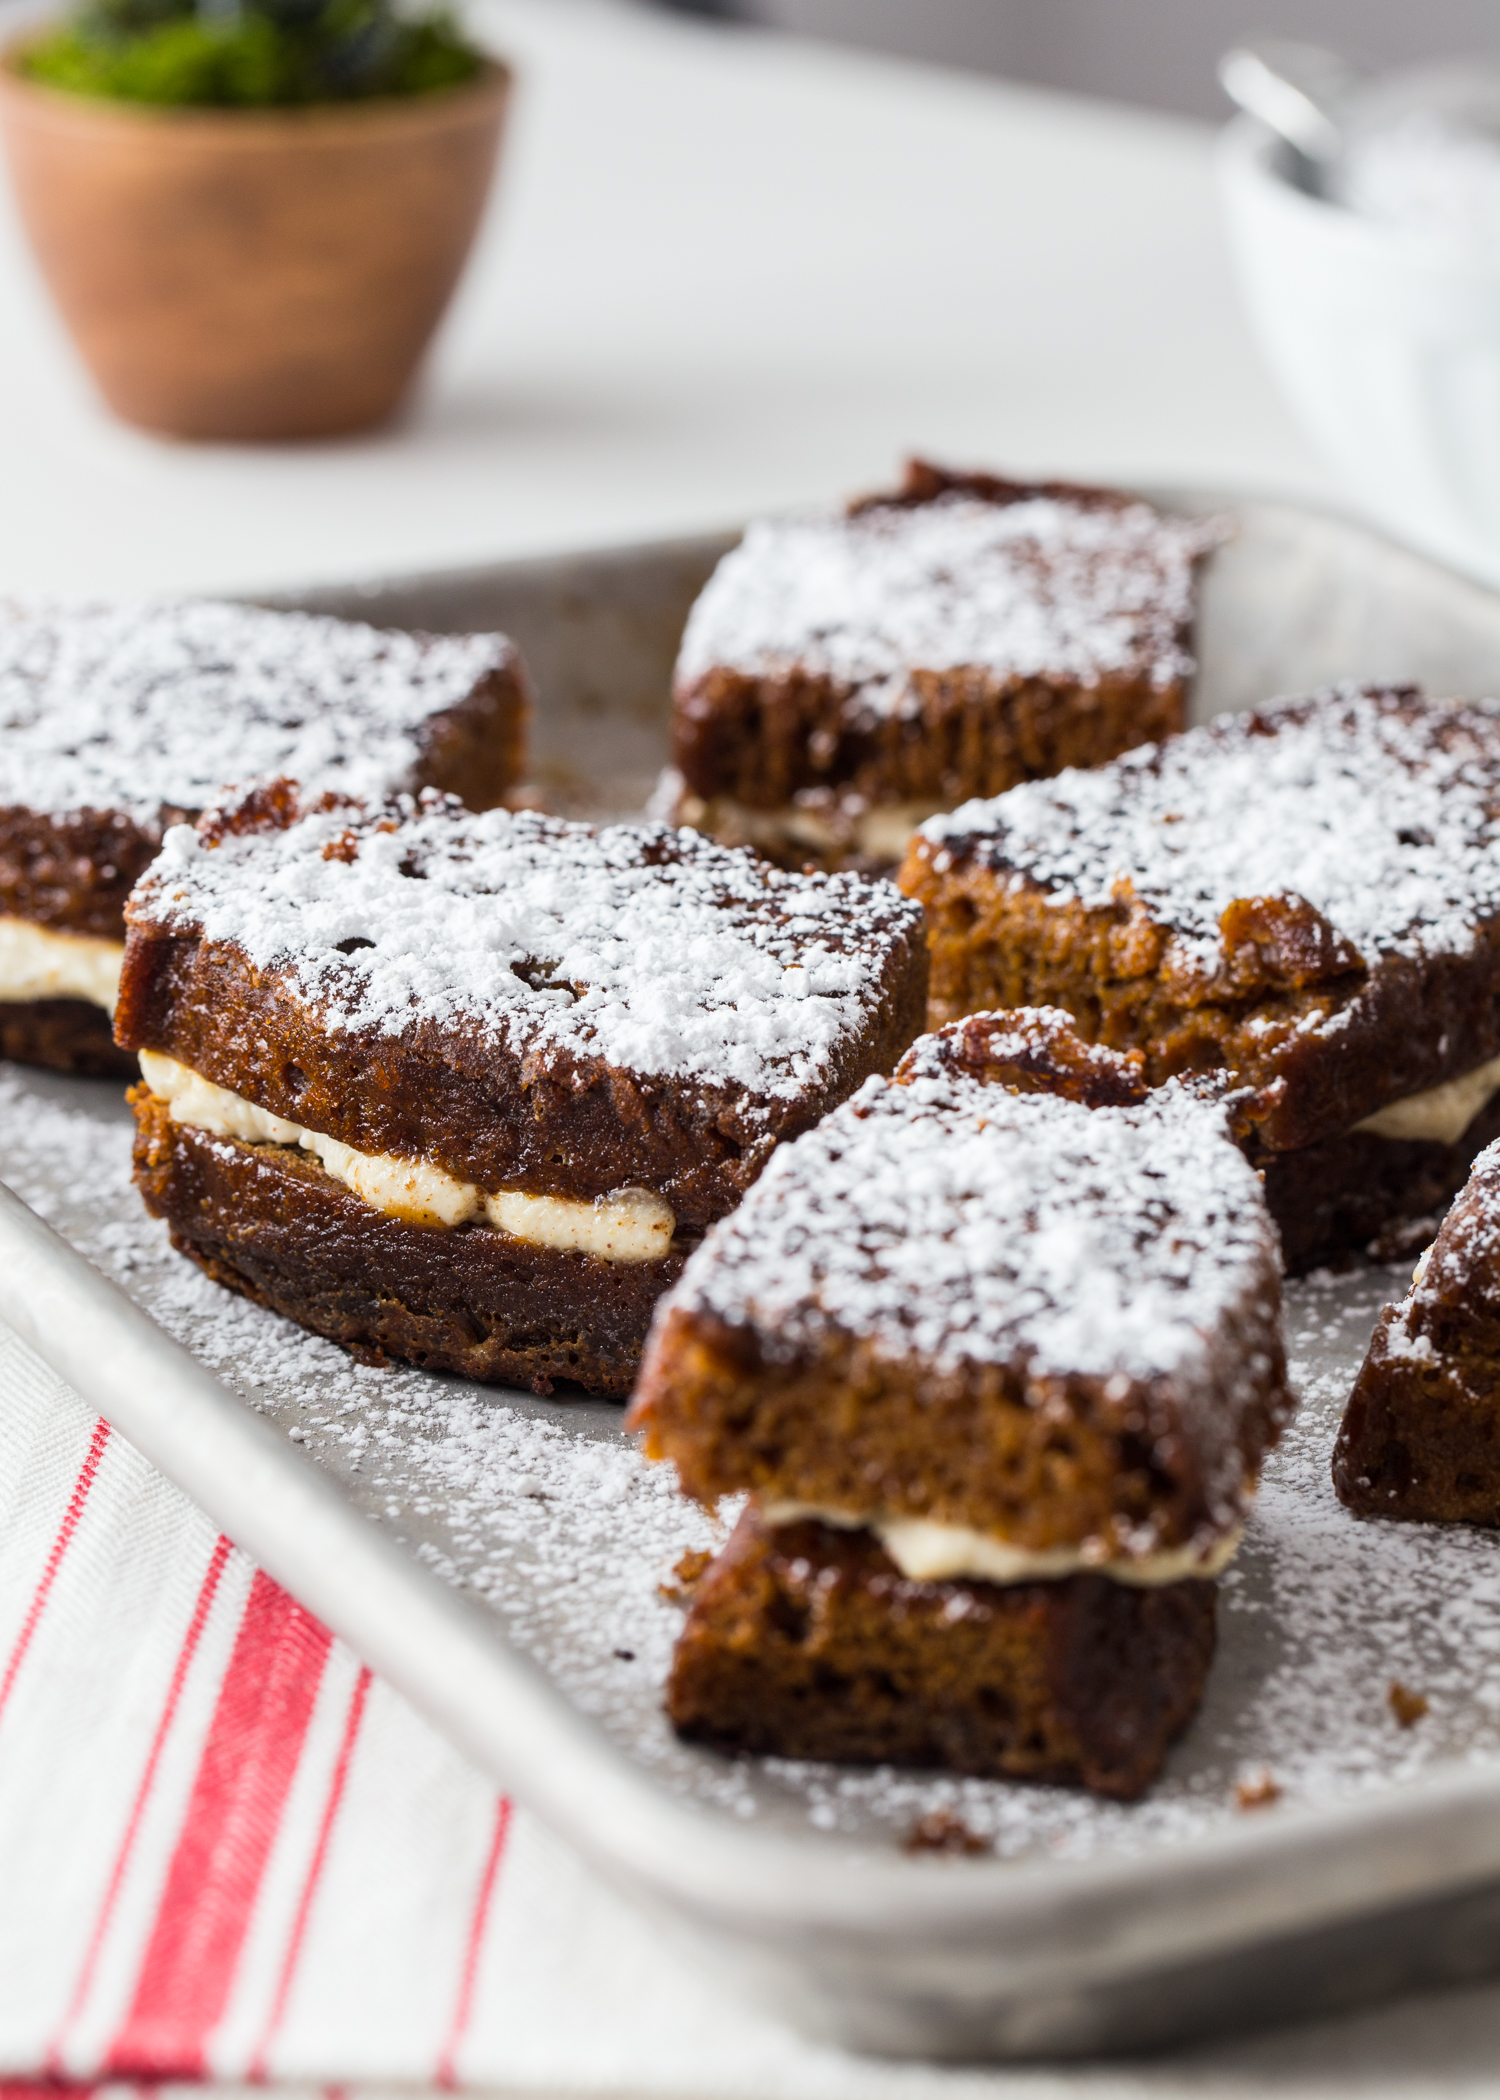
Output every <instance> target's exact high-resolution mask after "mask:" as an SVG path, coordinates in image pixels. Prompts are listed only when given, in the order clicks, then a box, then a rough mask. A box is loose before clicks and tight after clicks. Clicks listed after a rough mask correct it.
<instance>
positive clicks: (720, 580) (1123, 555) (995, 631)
mask: <svg viewBox="0 0 1500 2100" xmlns="http://www.w3.org/2000/svg"><path fill="white" fill-rule="evenodd" d="M1221 536H1222V535H1221V530H1220V528H1219V527H1217V526H1215V525H1213V524H1211V523H1206V522H1205V521H1203V520H1194V519H1187V518H1171V517H1164V516H1162V515H1161V514H1160V513H1159V512H1157V511H1155V510H1153V509H1152V508H1151V507H1150V506H1149V505H1148V504H1145V503H1132V504H1126V505H1121V506H1118V507H1116V506H1114V505H1102V504H1087V503H1078V502H1071V503H1070V502H1067V501H1065V500H1060V499H1058V498H1057V497H1053V496H1035V497H1032V498H1030V499H1028V500H1023V501H1020V502H1012V503H995V502H986V501H984V500H982V499H981V498H979V497H977V496H973V495H966V494H961V493H957V492H954V493H949V494H945V495H942V496H939V497H937V498H936V499H935V500H933V501H931V502H928V503H920V504H913V505H900V504H873V505H870V506H867V507H862V508H860V509H858V510H856V511H854V512H853V513H852V514H850V513H847V512H845V511H842V510H833V509H829V510H812V511H807V512H803V513H801V514H799V515H796V516H792V517H787V518H775V519H769V520H765V521H763V522H761V523H760V524H756V525H752V526H751V527H750V530H749V531H748V532H747V533H746V535H745V538H744V541H743V542H742V544H741V545H740V546H739V547H738V548H737V549H736V550H735V551H734V552H733V553H732V554H729V555H726V556H725V558H724V560H723V561H722V562H721V563H720V564H719V567H718V569H717V570H716V571H715V573H714V576H713V578H712V579H711V581H710V582H709V584H708V587H707V589H706V590H705V591H704V592H703V594H702V596H701V597H700V598H699V600H698V602H697V604H696V606H695V607H694V608H693V612H692V616H691V618H690V619H689V621H688V625H687V632H686V634H685V635H684V637H683V643H682V653H681V655H680V657H679V659H678V665H677V686H678V692H679V694H680V695H682V694H685V693H686V692H687V690H688V689H689V688H690V687H691V686H692V685H693V683H694V682H695V681H696V680H698V679H700V678H702V677H703V676H704V675H705V674H706V673H707V672H709V671H711V670H713V669H714V668H715V667H716V666H719V665H723V666H726V667H728V668H729V669H731V670H735V671H739V672H741V673H743V674H744V675H746V676H748V677H756V678H778V677H784V676H785V675H786V674H787V673H788V672H790V671H794V670H801V671H803V672H805V673H807V674H808V675H810V676H812V677H815V678H825V679H829V680H832V681H833V682H834V683H835V684H837V685H839V686H841V687H843V688H844V689H845V690H846V693H847V696H848V698H847V702H846V711H847V712H848V713H849V714H850V715H851V716H853V715H858V714H861V713H863V714H870V715H889V714H894V713H899V712H901V711H903V710H904V709H906V708H908V707H915V706H916V705H917V704H918V703H917V699H916V693H915V688H914V686H913V684H912V675H911V674H912V673H913V672H914V671H946V670H957V669H964V668H974V669H978V670H981V671H987V672H989V673H990V674H991V676H992V677H994V678H995V679H997V680H1002V681H1003V680H1008V679H1013V678H1030V677H1051V678H1055V679H1062V680H1068V681H1070V682H1076V683H1078V684H1082V685H1095V684H1097V683H1098V682H1099V681H1100V679H1102V678H1104V677H1106V676H1108V675H1110V674H1112V673H1121V672H1123V673H1128V674H1130V675H1133V676H1137V677H1143V678H1149V679H1150V681H1151V682H1152V684H1154V685H1156V686H1158V687H1161V686H1166V685H1170V684H1172V683H1173V682H1174V681H1176V680H1177V679H1180V678H1185V677H1187V676H1188V675H1189V674H1190V673H1191V671H1192V669H1193V662H1192V658H1191V656H1190V655H1189V653H1188V651H1187V648H1186V647H1185V644H1184V635H1185V633H1186V631H1187V627H1188V623H1189V622H1190V620H1191V618H1192V611H1193V567H1194V564H1195V562H1197V561H1198V560H1200V559H1201V558H1202V556H1203V555H1205V554H1206V553H1207V552H1208V551H1209V550H1210V548H1211V547H1213V546H1214V545H1215V544H1216V543H1217V541H1218V539H1219V538H1220V537H1221Z"/></svg>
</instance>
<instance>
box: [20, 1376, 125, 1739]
mask: <svg viewBox="0 0 1500 2100" xmlns="http://www.w3.org/2000/svg"><path fill="white" fill-rule="evenodd" d="M108 1442H109V1424H108V1422H106V1421H104V1420H103V1418H102V1417H101V1419H100V1420H99V1421H97V1422H96V1423H95V1424H94V1434H93V1436H92V1438H91V1439H90V1442H89V1449H88V1456H87V1457H86V1458H85V1459H84V1461H83V1466H82V1468H81V1470H80V1472H79V1475H78V1478H77V1480H75V1481H74V1483H73V1492H72V1494H71V1495H70V1496H69V1498H68V1506H67V1508H66V1509H65V1510H64V1511H63V1520H62V1523H61V1524H60V1525H59V1526H58V1529H57V1537H56V1538H55V1539H54V1540H53V1541H52V1551H51V1552H50V1553H49V1554H48V1555H47V1563H46V1566H45V1567H44V1568H43V1569H42V1573H41V1579H40V1581H39V1582H38V1583H37V1586H36V1588H35V1590H34V1591H33V1592H32V1596H31V1603H30V1605H29V1607H28V1608H27V1612H26V1617H25V1619H24V1620H23V1621H22V1623H21V1631H20V1632H19V1633H18V1634H17V1635H16V1644H15V1646H14V1647H13V1648H12V1649H11V1651H10V1658H9V1660H8V1661H7V1663H6V1665H5V1675H4V1677H0V1714H3V1713H4V1712H5V1709H6V1706H7V1704H8V1703H9V1700H10V1695H11V1692H12V1691H13V1690H14V1688H15V1682H16V1678H17V1676H18V1675H19V1673H20V1668H21V1665H22V1663H23V1662H24V1661H25V1660H26V1651H27V1649H28V1648H29V1647H30V1646H31V1639H32V1635H33V1634H34V1633H35V1632H36V1629H37V1622H38V1621H39V1620H40V1618H41V1616H42V1613H43V1612H44V1611H45V1610H46V1608H47V1598H48V1596H49V1595H50V1594H51V1590H52V1585H53V1583H54V1582H55V1581H56V1580H57V1571H58V1569H59V1568H60V1567H61V1566H62V1562H63V1555H64V1554H65V1553H66V1552H67V1550H68V1544H69V1541H70V1540H71V1539H72V1536H73V1534H74V1532H75V1531H76V1530H77V1529H78V1520H79V1518H80V1517H81V1516H82V1515H83V1505H84V1504H85V1503H86V1502H87V1501H88V1499H89V1489H90V1488H91V1487H92V1486H93V1484H94V1475H95V1474H96V1473H97V1472H98V1470H99V1461H100V1459H102V1458H103V1456H104V1447H105V1445H106V1444H107V1443H108Z"/></svg>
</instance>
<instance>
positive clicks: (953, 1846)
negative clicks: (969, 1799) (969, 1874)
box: [901, 1808, 991, 1859]
mask: <svg viewBox="0 0 1500 2100" xmlns="http://www.w3.org/2000/svg"><path fill="white" fill-rule="evenodd" d="M901 1849H902V1850H903V1852H910V1853H913V1854H916V1853H921V1852H942V1853H946V1854H947V1855H948V1857H949V1858H951V1859H973V1858H974V1857H976V1856H977V1855H978V1854H979V1853H981V1852H988V1851H990V1849H991V1846H990V1841H989V1839H988V1838H987V1837H981V1836H980V1835H979V1832H978V1831H977V1830H971V1829H970V1828H969V1826H968V1824H967V1823H966V1822H965V1821H964V1819H963V1817H962V1816H956V1815H954V1813H953V1811H952V1810H951V1809H948V1808H935V1809H933V1810H932V1811H931V1813H930V1814H928V1815H925V1816H919V1817H918V1818H917V1820H916V1822H915V1823H913V1824H912V1826H911V1829H910V1830H909V1831H908V1832H907V1833H906V1838H905V1840H904V1842H903V1844H902V1848H901Z"/></svg>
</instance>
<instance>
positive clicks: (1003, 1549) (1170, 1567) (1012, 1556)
mask: <svg viewBox="0 0 1500 2100" xmlns="http://www.w3.org/2000/svg"><path fill="white" fill-rule="evenodd" d="M760 1513H761V1516H762V1518H763V1520H764V1521H765V1522H766V1523H767V1524H770V1525H776V1524H796V1523H801V1522H805V1521H806V1520H807V1519H809V1518H812V1519H815V1520H816V1521H817V1522H818V1523H821V1524H833V1525H836V1526H837V1527H838V1528H839V1530H841V1531H872V1532H874V1534H875V1536H876V1538H878V1539H879V1541H880V1543H881V1545H882V1546H884V1548H885V1550H886V1552H887V1553H888V1554H889V1555H890V1556H891V1559H892V1560H893V1561H894V1562H895V1563H896V1566H897V1567H898V1568H899V1569H900V1570H901V1572H902V1574H903V1575H904V1576H906V1578H907V1580H908V1581H909V1582H947V1581H951V1580H952V1579H953V1578H955V1577H957V1576H969V1577H970V1578H972V1579H973V1580H975V1581H980V1582H998V1583H1012V1582H1059V1581H1061V1580H1062V1579H1063V1578H1064V1577H1065V1576H1068V1575H1085V1574H1092V1575H1107V1576H1108V1577H1109V1578H1110V1580H1111V1581H1112V1582H1123V1583H1128V1584H1129V1585H1131V1587H1133V1588H1136V1589H1156V1588H1159V1587H1160V1586H1161V1585H1163V1584H1165V1583H1168V1582H1187V1581H1189V1580H1191V1579H1193V1578H1194V1577H1196V1578H1198V1579H1200V1580H1204V1579H1207V1578H1208V1577H1211V1576H1214V1575H1220V1574H1222V1573H1223V1571H1224V1569H1225V1568H1227V1567H1228V1565H1229V1563H1230V1561H1231V1560H1233V1558H1234V1556H1235V1554H1236V1552H1237V1551H1238V1550H1239V1543H1240V1540H1241V1539H1242V1538H1243V1537H1244V1535H1245V1527H1244V1525H1243V1524H1239V1525H1236V1526H1235V1528H1234V1530H1233V1531H1230V1532H1226V1534H1225V1535H1224V1537H1223V1538H1221V1539H1217V1540H1215V1542H1214V1544H1213V1545H1212V1546H1211V1547H1210V1548H1209V1549H1208V1551H1207V1552H1206V1553H1205V1552H1202V1551H1200V1550H1199V1549H1198V1548H1197V1547H1194V1546H1173V1547H1170V1548H1168V1549H1167V1550H1166V1551H1164V1552H1161V1553H1143V1554H1140V1555H1139V1556H1137V1557H1134V1558H1131V1559H1122V1560H1100V1559H1099V1558H1098V1556H1097V1555H1090V1554H1088V1553H1086V1552H1085V1551H1084V1550H1083V1549H1082V1548H1080V1547H1078V1546H1047V1547H1042V1548H1033V1547H1028V1546H1013V1545H1011V1544H1010V1543H1009V1541H1008V1540H1006V1539H1000V1538H996V1537H995V1536H994V1534H993V1533H992V1532H988V1531H969V1530H968V1529H966V1528H965V1526H964V1525H962V1524H932V1523H929V1522H928V1521H927V1519H926V1518H925V1517H882V1516H879V1515H876V1516H865V1517H857V1516H853V1515H851V1514H850V1512H849V1511H848V1510H841V1509H823V1508H820V1507H819V1506H818V1505H817V1504H816V1503H812V1502H763V1503H762V1504H761V1512H760Z"/></svg>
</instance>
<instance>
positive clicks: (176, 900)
mask: <svg viewBox="0 0 1500 2100" xmlns="http://www.w3.org/2000/svg"><path fill="white" fill-rule="evenodd" d="M925 985H926V957H925V951H924V946H923V940H922V928H921V915H920V913H919V912H918V911H917V910H916V909H915V908H914V907H913V906H911V905H909V904H908V903H906V902H905V900H904V899H902V898H901V897H900V896H899V895H898V894H897V892H896V891H895V890H894V889H892V888H891V887H890V885H888V884H877V883H871V882H866V881H863V880H862V879H860V878H858V877H855V876H837V877H821V876H820V877H813V876H798V875H790V874H786V873H784V872H782V871H781V870H779V869H774V868H771V867H768V866H766V865H765V864H763V863H761V862H759V861H757V860H756V859H755V858H754V857H753V856H751V855H748V854H740V853H733V852H729V851H726V850H725V849H723V848H720V847H717V846H715V845H713V844H712V843H711V842H710V841H708V840H706V839H702V838H699V837H697V836H695V835H693V834H691V833H688V834H679V833H675V832H672V831H669V830H666V829H663V828H661V827H659V826H647V825H639V826H632V825H620V826H613V827H608V828H605V829H594V828H592V827H590V826H587V825H582V824H568V823H562V822H559V821H557V820H554V819H550V818H546V817H541V816H538V815H535V814H534V813H530V812H522V813H520V814H511V813H509V812H506V811H503V810H492V811H490V812H488V813H486V814H484V815H480V816H472V815H470V814H468V813H467V812H465V811H464V810H462V809H461V808H460V807H459V805H458V804H457V803H456V802H455V801H453V800H452V799H451V798H444V797H440V796H434V795H432V794H430V793H429V794H425V795H423V796H421V797H418V798H416V799H411V798H398V799H396V800H394V801H390V802H386V803H383V804H372V805H359V804H355V803H352V802H350V801H347V800H345V799H343V798H340V797H337V796H333V795H327V794H325V795H322V796H308V797H304V796H302V795H301V794H300V793H299V791H298V790H297V789H296V787H295V786H294V785H293V784H292V783H289V782H282V783H278V784H277V785H275V786H274V787H272V788H270V789H266V790H261V791H257V792H256V793H253V794H251V795H250V796H248V797H246V798H244V799H243V800H242V801H240V802H238V803H237V804H235V805H233V806H232V807H230V808H228V809H226V810H223V811H218V812H212V813H210V814H209V815H208V816H207V817H205V818H204V819H203V820H202V821H201V822H200V824H199V825H198V827H197V828H196V830H193V829H189V828H187V827H178V828H177V829H175V830H173V831H171V832H170V833H169V834H168V836H167V840H166V843H165V846H164V849H163V852H162V854H161V856H160V858H159V859H158V860H157V862H156V863H155V864H154V866H153V867H152V869H151V870H150V871H149V873H148V874H147V876H146V877H145V879H144V880H143V881H142V883H141V884H140V885H139V887H138V888H137V891H136V893H135V896H134V898H133V899H132V902H131V907H130V939H129V944H128V947H127V953H126V963H125V971H124V976H123V979H122V984H121V994H120V1006H119V1013H118V1019H117V1025H118V1031H119V1036H120V1040H121V1042H122V1043H124V1044H126V1045H127V1046H128V1047H130V1048H132V1049H135V1050H138V1051H141V1052H143V1053H145V1055H144V1056H143V1058H142V1065H143V1070H144V1071H145V1075H146V1079H147V1086H146V1087H145V1088H144V1089H143V1090H141V1091H140V1092H139V1093H138V1095H137V1097H136V1099H137V1114H138V1117H139V1119H140V1126H141V1140H140V1150H139V1152H138V1171H139V1174H140V1176H141V1181H142V1186H143V1188H144V1189H145V1192H146V1195H147V1200H148V1202H150V1203H151V1205H152V1207H153V1208H155V1209H156V1210H158V1211H159V1212H160V1213H161V1214H162V1215H164V1216H166V1217H167V1218H168V1219H169V1221H170V1222H171V1224H172V1227H173V1231H174V1235H175V1236H176V1238H177V1240H178V1244H179V1245H181V1246H182V1247H183V1249H184V1251H186V1252H188V1253H191V1254H193V1255H194V1256H195V1257H196V1258H197V1259H199V1260H200V1261H202V1262H203V1263H204V1265H205V1266H206V1267H209V1268H210V1269H211V1272H212V1273H214V1274H215V1275H217V1276H218V1277H219V1278H220V1280H221V1281H225V1282H228V1283H231V1284H233V1285H235V1286H236V1287H238V1288H241V1289H244V1290H247V1291H248V1292H250V1293H251V1295H258V1296H261V1297H263V1298H264V1299H265V1300H266V1301H267V1302H270V1303H272V1304H275V1305H277V1306H278V1308H279V1309H280V1310H282V1311H285V1312H288V1313H290V1314H291V1315H292V1316H293V1317H295V1318H298V1319H301V1320H302V1321H303V1323H304V1324H305V1325H308V1326H312V1327H314V1328H316V1329H317V1331H319V1332H321V1333H327V1334H330V1335H332V1336H333V1337H334V1338H335V1339H336V1340H339V1341H343V1342H347V1343H349V1344H351V1345H354V1346H358V1347H360V1348H363V1349H366V1350H374V1351H386V1352H388V1353H389V1354H391V1355H396V1356H404V1357H408V1358H410V1359H411V1360H413V1361H417V1362H423V1363H428V1364H430V1365H433V1366H434V1367H437V1368H447V1369H455V1370H462V1371H465V1372H467V1373H468V1374H469V1375H471V1376H476V1377H485V1378H495V1379H508V1380H512V1381H514V1382H518V1383H521V1384H526V1385H530V1386H532V1387H534V1388H535V1389H536V1390H539V1391H546V1390H548V1388H549V1384H550V1381H551V1380H552V1379H553V1378H566V1379H569V1380H571V1381H573V1382H575V1383H578V1384H582V1385H585V1386H587V1387H588V1388H589V1389H591V1390H595V1391H604V1392H615V1393H623V1392H625V1391H627V1390H628V1388H629V1385H630V1381H631V1378H632V1376H633V1373H634V1369H635V1364H636V1361H637V1359H638V1355H639V1349H640V1344H641V1341H642V1339H643V1337H644V1334H645V1330H646V1325H647V1322H648V1319H649V1315H650V1311H651V1307H652V1305H653V1303H654V1300H655V1298H656V1296H657V1295H658V1294H659V1293H660V1291H661V1290H662V1289H663V1288H665V1286H666V1284H667V1283H669V1282H670V1281H671V1280H672V1279H673V1277H675V1276H676V1274H677V1273H678V1271H679V1269H680V1268H681V1265H682V1260H683V1258H684V1255H685V1252H686V1251H687V1249H688V1248H689V1247H690V1246H691V1245H692V1244H693V1243H694V1241H695V1240H696V1239H697V1238H698V1237H699V1236H701V1234H702V1232H703V1231H704V1229H705V1228H706V1227H707V1225H708V1224H710V1223H711V1222H712V1220H713V1219H715V1218H717V1217H720V1216H722V1215H723V1214H724V1213H725V1212H726V1211H728V1210H729V1209H731V1208H732V1207H733V1205H734V1204H735V1203H737V1202H738V1201H739V1200H740V1198H741V1196H742V1195H743V1193H744V1191H745V1190H746V1189H747V1188H748V1187H749V1186H750V1184H751V1183H752V1182H753V1181H754V1180H755V1178H756V1177H757V1175H758V1174H759V1173H760V1172H761V1170H762V1169H763V1168H764V1166H765V1164H766V1162H767V1160H768V1159H769V1158H770V1156H771V1154H772V1152H773V1150H774V1148H775V1147H776V1145H777V1144H778V1143H779V1142H780V1141H781V1140H782V1139H783V1138H786V1137H788V1136H792V1135H795V1134H796V1133H797V1132H798V1131H801V1130H803V1129H805V1128H807V1127H808V1125H810V1124H811V1123H813V1122H815V1121H816V1120H817V1118H818V1117H819V1116H820V1115H821V1114H823V1113H824V1112H825V1111H826V1110H827V1109H828V1108H830V1107H832V1106H833V1105H834V1104H835V1103H836V1102H838V1101H839V1100H841V1099H843V1098H844V1096H845V1095H846V1094H848V1093H850V1092H851V1091H853V1090H854V1089H855V1088H856V1087H858V1086H859V1085H860V1084H861V1082H862V1081H863V1080H864V1079H865V1078H866V1077H867V1076H868V1075H869V1074H871V1073H872V1072H877V1071H881V1070H889V1069H890V1068H891V1066H892V1065H894V1063H895V1062H896V1060H897V1058H898V1057H899V1056H900V1055H901V1052H902V1051H903V1049H904V1048H905V1047H906V1045H907V1044H908V1043H909V1042H910V1041H911V1040H912V1038H913V1036H914V1035H915V1033H916V1031H917V1029H918V1027H919V1026H920V1021H921V1014H922V1008H923V1001H924V998H925ZM314 1213H316V1215H315V1214H314Z"/></svg>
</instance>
